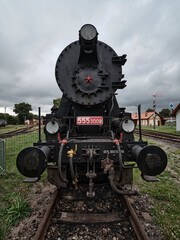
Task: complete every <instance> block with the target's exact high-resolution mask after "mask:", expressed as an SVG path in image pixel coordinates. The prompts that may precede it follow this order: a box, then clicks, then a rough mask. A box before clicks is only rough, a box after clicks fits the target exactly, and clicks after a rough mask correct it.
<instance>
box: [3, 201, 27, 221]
mask: <svg viewBox="0 0 180 240" xmlns="http://www.w3.org/2000/svg"><path fill="white" fill-rule="evenodd" d="M30 212H31V210H30V208H29V205H28V203H27V201H26V200H25V199H22V198H21V197H15V199H14V201H13V203H12V205H10V206H9V207H7V209H6V213H7V221H8V223H10V224H13V225H14V224H16V223H17V222H18V221H19V220H20V219H22V218H25V217H27V216H29V214H30Z"/></svg>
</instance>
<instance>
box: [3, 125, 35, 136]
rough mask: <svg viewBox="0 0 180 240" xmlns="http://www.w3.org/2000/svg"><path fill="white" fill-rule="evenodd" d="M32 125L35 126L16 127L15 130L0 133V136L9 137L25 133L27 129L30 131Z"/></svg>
mask: <svg viewBox="0 0 180 240" xmlns="http://www.w3.org/2000/svg"><path fill="white" fill-rule="evenodd" d="M34 127H35V126H29V127H25V128H21V129H17V130H14V131H9V132H5V133H1V134H0V138H9V137H13V136H15V135H20V134H25V133H28V132H29V131H32V128H34Z"/></svg>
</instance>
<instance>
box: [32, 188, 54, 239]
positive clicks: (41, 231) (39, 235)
mask: <svg viewBox="0 0 180 240" xmlns="http://www.w3.org/2000/svg"><path fill="white" fill-rule="evenodd" d="M57 199H58V190H56V191H55V192H54V195H53V197H52V200H51V202H50V204H49V206H48V209H47V211H46V213H45V215H44V217H43V219H42V221H41V224H40V225H39V227H38V229H37V232H36V235H35V237H34V238H33V240H43V239H44V237H45V235H46V232H47V229H48V227H49V223H50V220H51V218H52V214H53V211H52V210H53V208H54V207H55V204H56V201H57Z"/></svg>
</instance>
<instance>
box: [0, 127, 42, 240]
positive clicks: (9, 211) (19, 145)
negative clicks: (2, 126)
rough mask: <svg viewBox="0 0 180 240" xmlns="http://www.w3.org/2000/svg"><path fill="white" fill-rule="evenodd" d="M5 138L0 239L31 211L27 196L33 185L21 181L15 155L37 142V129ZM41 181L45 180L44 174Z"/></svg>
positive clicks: (0, 183) (1, 184)
mask: <svg viewBox="0 0 180 240" xmlns="http://www.w3.org/2000/svg"><path fill="white" fill-rule="evenodd" d="M32 136H33V137H32ZM5 140H6V171H5V173H4V174H3V175H1V176H0V190H1V191H0V240H4V239H6V236H7V234H8V232H9V230H10V229H11V228H12V226H14V225H16V224H17V223H18V222H19V220H20V219H22V218H24V217H27V216H29V215H30V213H31V209H30V207H29V204H28V200H27V196H28V193H29V192H30V191H31V188H32V186H33V185H32V184H27V183H26V184H25V183H22V180H23V179H24V178H25V177H23V176H22V175H21V174H20V173H19V172H18V170H17V168H16V157H17V154H18V153H19V152H20V151H21V150H22V149H23V148H25V147H28V146H32V145H33V142H37V140H38V131H37V132H36V133H31V134H25V135H18V136H15V137H12V138H7V139H5ZM41 181H42V182H43V183H44V182H45V174H43V177H42V178H41Z"/></svg>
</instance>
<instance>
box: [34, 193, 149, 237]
mask: <svg viewBox="0 0 180 240" xmlns="http://www.w3.org/2000/svg"><path fill="white" fill-rule="evenodd" d="M112 203H113V204H112ZM106 204H107V206H110V207H109V208H106ZM103 207H104V209H103ZM72 226H73V227H72ZM85 228H86V229H91V230H90V231H92V229H93V232H94V233H95V236H93V237H90V238H88V239H96V237H97V239H99V238H98V232H99V230H100V231H101V230H102V229H103V230H104V229H105V230H106V229H107V231H109V230H110V229H111V232H112V233H109V234H110V236H109V238H108V239H114V238H113V235H111V234H114V235H115V234H116V231H118V230H119V231H120V232H122V236H124V237H127V238H126V239H138V240H147V239H148V237H147V235H146V232H145V230H144V228H143V226H142V224H141V223H140V221H139V218H138V216H137V215H136V213H135V210H134V209H133V207H132V205H131V203H130V201H129V199H128V198H127V197H126V196H120V195H117V194H116V193H112V192H106V193H103V192H102V193H101V194H100V195H98V196H96V197H95V199H88V198H87V197H86V194H85V193H84V194H83V193H82V192H79V193H73V192H68V193H66V192H63V191H58V190H56V191H55V192H54V195H53V196H52V199H51V202H50V204H49V207H48V208H47V209H46V212H45V214H44V217H43V218H42V220H41V223H40V225H39V228H38V229H37V232H36V234H35V237H34V240H43V239H49V238H50V239H58V235H57V234H58V232H60V234H61V237H62V238H60V239H65V236H64V234H66V233H68V232H71V231H72V232H71V234H74V235H78V234H79V232H80V234H81V238H80V239H84V238H83V237H85V236H84V235H85V234H87V232H86V230H83V229H85ZM116 228H117V229H116ZM123 229H125V230H126V232H124V230H123ZM105 230H104V231H105ZM61 231H63V232H61ZM47 234H48V236H47ZM67 238H68V236H67V235H66V239H67ZM72 239H73V238H72ZM76 239H77V238H76ZM85 239H86V237H85ZM100 239H101V238H100ZM105 239H106V238H105ZM116 239H117V238H116Z"/></svg>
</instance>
